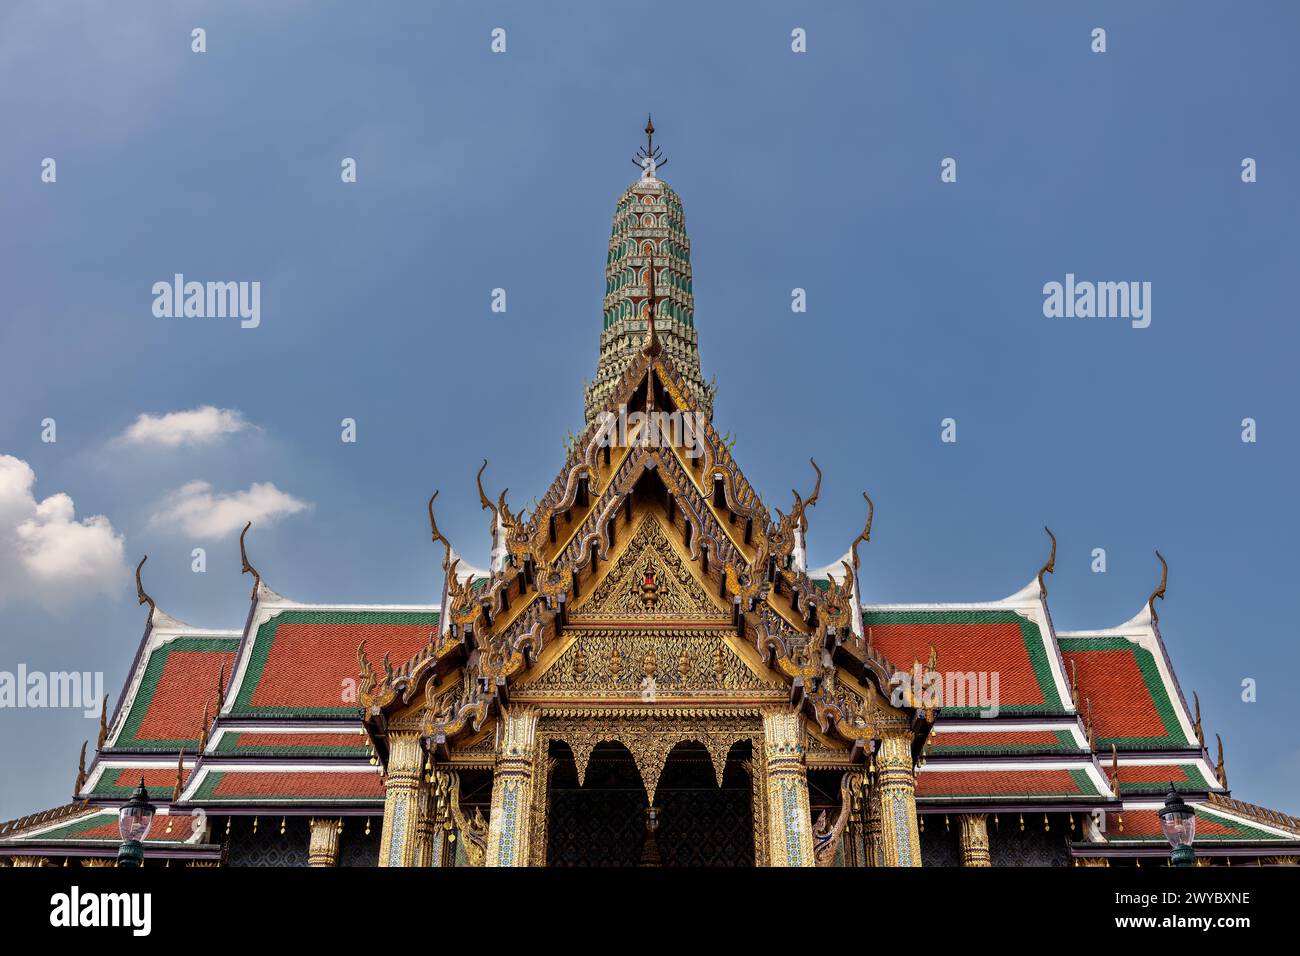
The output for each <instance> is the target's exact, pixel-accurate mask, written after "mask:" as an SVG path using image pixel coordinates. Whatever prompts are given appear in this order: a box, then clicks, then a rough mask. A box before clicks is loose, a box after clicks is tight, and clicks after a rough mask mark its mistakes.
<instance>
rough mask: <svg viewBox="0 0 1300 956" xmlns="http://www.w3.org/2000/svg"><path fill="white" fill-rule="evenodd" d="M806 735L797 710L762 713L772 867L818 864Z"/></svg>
mask: <svg viewBox="0 0 1300 956" xmlns="http://www.w3.org/2000/svg"><path fill="white" fill-rule="evenodd" d="M803 734H804V728H803V718H802V717H800V716H799V714H798V712H795V711H773V712H769V713H766V714H764V715H763V737H764V742H765V744H766V746H765V748H764V749H765V751H766V755H767V807H768V813H767V819H768V828H769V829H768V846H769V847H770V850H771V858H772V866H815V865H816V860H815V859H814V858H813V839H812V813H811V812H810V811H809V809H808V773H807V770H806V768H805V765H804V748H803Z"/></svg>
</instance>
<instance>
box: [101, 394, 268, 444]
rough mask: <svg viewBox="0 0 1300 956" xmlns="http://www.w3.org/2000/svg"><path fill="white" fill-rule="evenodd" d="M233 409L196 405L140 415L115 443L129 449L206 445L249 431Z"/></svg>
mask: <svg viewBox="0 0 1300 956" xmlns="http://www.w3.org/2000/svg"><path fill="white" fill-rule="evenodd" d="M252 427H253V426H252V425H250V424H249V423H248V422H247V421H246V420H245V419H244V416H243V415H242V414H240V413H239V412H238V411H236V410H234V409H233V408H216V407H215V406H212V405H200V406H199V407H198V408H193V409H190V410H189V411H184V412H168V413H167V414H165V415H148V414H145V415H141V416H140V417H139V418H137V419H136V420H135V422H134V424H132V425H131V426H130V427H129V428H128V429H127V430H126V431H124V432H123V433H122V434H121V435H120V436H118V440H119V441H121V442H123V443H125V444H129V445H161V446H163V447H165V448H179V447H180V446H182V445H207V444H211V443H212V442H215V441H218V440H220V439H222V438H224V437H225V436H227V435H233V434H235V433H236V432H241V431H244V430H246V429H249V428H252Z"/></svg>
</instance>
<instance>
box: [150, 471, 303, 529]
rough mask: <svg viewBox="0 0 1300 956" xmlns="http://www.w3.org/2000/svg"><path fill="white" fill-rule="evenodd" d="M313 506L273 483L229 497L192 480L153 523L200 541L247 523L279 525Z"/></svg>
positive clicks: (170, 498)
mask: <svg viewBox="0 0 1300 956" xmlns="http://www.w3.org/2000/svg"><path fill="white" fill-rule="evenodd" d="M310 507H311V503H310V502H308V501H303V500H302V499H301V498H295V497H294V496H293V495H291V494H288V493H287V492H283V491H281V490H280V489H279V488H277V487H275V485H274V484H272V483H271V482H269V481H266V482H256V481H255V482H253V483H252V484H251V485H249V486H248V489H247V490H246V491H233V492H230V493H229V494H214V493H213V491H212V485H211V484H210V483H208V482H206V481H191V482H188V483H187V484H184V485H182V486H181V487H180V488H178V489H177V490H176V491H174V492H172V493H171V494H170V495H168V496H167V498H166V499H164V500H163V502H162V504H161V506H160V507H159V509H158V511H156V512H155V513H154V515H153V517H152V518H151V519H150V522H149V523H150V525H152V526H153V527H157V528H164V529H168V530H175V531H183V532H184V533H185V534H188V535H191V536H193V537H196V538H224V537H226V536H227V535H231V534H234V533H235V532H237V531H239V530H240V529H241V528H243V527H244V523H245V522H248V521H251V522H253V523H254V524H266V523H270V522H275V521H277V520H279V519H280V518H283V517H285V516H286V515H292V514H297V513H298V512H299V511H305V510H307V509H308V508H310Z"/></svg>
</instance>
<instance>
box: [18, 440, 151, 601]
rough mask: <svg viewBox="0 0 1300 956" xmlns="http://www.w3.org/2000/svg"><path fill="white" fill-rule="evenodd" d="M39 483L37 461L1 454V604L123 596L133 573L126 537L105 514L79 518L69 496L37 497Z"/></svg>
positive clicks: (61, 494) (60, 494)
mask: <svg viewBox="0 0 1300 956" xmlns="http://www.w3.org/2000/svg"><path fill="white" fill-rule="evenodd" d="M35 484H36V472H35V471H33V470H32V467H31V465H29V464H27V462H25V461H23V460H22V459H20V458H14V457H13V456H12V455H0V604H5V603H9V602H16V601H18V600H24V599H26V600H30V601H33V602H35V603H38V604H43V605H46V606H57V605H63V604H66V603H68V602H71V601H75V600H78V599H83V598H87V597H92V596H95V595H98V594H105V595H108V596H115V595H117V594H120V593H121V588H122V584H123V581H124V580H125V578H126V574H127V568H126V562H125V547H124V542H123V539H122V535H120V534H118V533H117V532H116V531H114V530H113V525H112V523H111V522H110V521H109V520H108V518H106V517H104V516H103V515H95V516H93V517H90V518H85V519H83V520H81V521H78V520H77V518H76V506H75V505H74V504H73V501H72V498H71V497H69V496H68V495H66V494H63V493H59V494H54V495H50V496H49V497H48V498H46V499H45V500H43V501H37V500H36V497H35V495H33V494H32V489H33V487H34V486H35Z"/></svg>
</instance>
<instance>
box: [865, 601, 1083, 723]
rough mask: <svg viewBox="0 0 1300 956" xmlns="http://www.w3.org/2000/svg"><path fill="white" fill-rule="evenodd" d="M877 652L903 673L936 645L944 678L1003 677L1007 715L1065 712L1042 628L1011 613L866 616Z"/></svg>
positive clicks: (948, 710) (1001, 696) (950, 710)
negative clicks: (951, 675)
mask: <svg viewBox="0 0 1300 956" xmlns="http://www.w3.org/2000/svg"><path fill="white" fill-rule="evenodd" d="M863 627H864V628H870V632H871V633H870V637H871V640H872V642H873V643H874V645H875V647H876V649H877V650H878V651H879V652H880V653H882V654H883V655H884V656H885V657H886V658H887V659H888V660H890V661H893V662H894V664H895V665H896V666H898V667H900V668H907V667H909V666H910V665H911V663H912V661H914V660H919V661H922V662H924V661H925V660H926V659H927V658H928V657H929V655H930V645H931V644H933V645H934V647H935V650H936V651H937V652H938V655H939V665H938V669H939V670H940V671H941V672H944V673H953V672H960V673H968V674H980V673H984V674H993V673H996V674H997V675H998V706H999V711H1000V712H1002V713H1005V714H1025V713H1064V712H1065V711H1066V707H1065V705H1064V704H1063V702H1062V701H1061V699H1060V695H1059V694H1058V693H1057V689H1056V682H1055V680H1054V679H1053V676H1052V670H1051V664H1050V662H1049V659H1048V649H1047V646H1046V644H1045V643H1044V641H1043V635H1042V632H1041V631H1040V629H1039V627H1038V625H1037V624H1036V623H1034V622H1033V621H1031V620H1028V619H1027V618H1025V617H1022V616H1021V615H1019V614H1017V613H1016V612H1014V611H1009V610H1006V611H1004V610H969V611H964V610H954V609H943V610H928V609H918V610H899V611H886V610H872V609H870V608H867V609H864V611H863ZM942 712H943V713H944V714H945V715H949V714H952V715H959V714H964V713H970V714H975V713H977V712H978V708H977V707H975V706H967V707H953V706H945V707H943V711H942Z"/></svg>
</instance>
